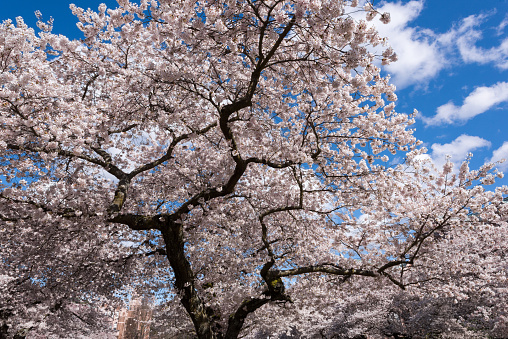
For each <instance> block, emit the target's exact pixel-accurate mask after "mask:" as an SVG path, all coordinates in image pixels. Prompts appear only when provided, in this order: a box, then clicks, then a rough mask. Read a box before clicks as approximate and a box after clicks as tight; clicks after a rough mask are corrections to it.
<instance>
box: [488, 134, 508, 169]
mask: <svg viewBox="0 0 508 339" xmlns="http://www.w3.org/2000/svg"><path fill="white" fill-rule="evenodd" d="M502 159H508V141H505V142H504V143H503V145H502V146H501V147H499V148H498V149H496V150H495V151H494V152H493V153H492V158H490V162H496V161H500V160H502ZM497 168H498V169H499V170H501V171H507V170H508V161H505V162H503V163H501V164H499V165H497Z"/></svg>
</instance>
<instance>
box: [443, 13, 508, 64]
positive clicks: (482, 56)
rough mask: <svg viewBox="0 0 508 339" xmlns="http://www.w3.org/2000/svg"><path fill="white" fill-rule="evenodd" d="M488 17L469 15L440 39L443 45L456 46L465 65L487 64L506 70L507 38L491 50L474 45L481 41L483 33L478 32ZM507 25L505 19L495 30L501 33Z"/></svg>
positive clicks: (507, 59)
mask: <svg viewBox="0 0 508 339" xmlns="http://www.w3.org/2000/svg"><path fill="white" fill-rule="evenodd" d="M487 17H488V15H470V16H468V17H467V18H465V19H463V20H462V22H461V23H460V24H459V26H458V27H457V28H453V29H451V30H450V31H449V32H448V33H447V34H446V35H444V36H443V37H442V38H441V41H442V42H443V43H444V42H445V41H446V42H451V43H454V44H455V45H456V46H457V49H458V51H459V54H460V56H461V58H462V60H463V61H464V62H466V63H479V64H489V63H492V64H494V65H495V66H496V67H498V68H499V69H501V70H505V69H508V38H506V39H504V40H502V41H501V42H500V44H499V46H494V47H491V48H482V47H478V46H477V45H476V44H477V42H478V41H480V40H482V38H483V33H482V31H480V30H478V29H477V27H478V26H480V25H481V24H482V23H483V22H484V21H485V19H486V18H487ZM507 24H508V20H507V19H506V18H505V19H504V20H503V21H502V22H501V24H499V26H498V27H497V28H496V31H497V32H498V35H499V32H502V31H503V29H504V27H505V26H506V25H507Z"/></svg>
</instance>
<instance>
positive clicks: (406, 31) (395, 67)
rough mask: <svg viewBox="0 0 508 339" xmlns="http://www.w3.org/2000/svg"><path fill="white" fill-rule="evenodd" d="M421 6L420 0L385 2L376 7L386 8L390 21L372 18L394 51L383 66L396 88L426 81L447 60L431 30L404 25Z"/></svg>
mask: <svg viewBox="0 0 508 339" xmlns="http://www.w3.org/2000/svg"><path fill="white" fill-rule="evenodd" d="M422 9H423V1H417V0H413V1H409V2H406V3H402V2H397V3H386V4H384V5H383V6H382V7H381V8H379V9H378V10H379V12H389V13H390V16H391V20H392V21H391V22H390V23H389V24H386V25H384V24H381V23H378V22H377V20H374V21H373V22H374V23H375V25H376V28H377V29H378V31H379V33H380V36H382V37H387V38H388V44H389V45H390V46H392V47H393V49H394V50H395V52H396V53H397V56H398V61H397V62H394V63H392V64H390V65H388V66H386V67H385V69H386V70H387V71H388V73H390V74H391V75H392V81H393V83H394V84H395V85H396V86H397V87H398V88H403V87H407V86H409V85H419V84H420V85H421V84H426V83H427V82H428V81H429V80H430V79H432V78H434V77H436V76H437V75H438V74H439V72H440V71H441V70H442V69H443V68H444V67H445V65H446V64H447V63H446V62H445V56H444V54H443V52H442V51H441V50H440V48H439V45H438V43H437V42H438V40H437V39H436V36H435V34H434V33H433V32H432V31H431V30H428V29H421V28H414V27H409V26H408V25H409V23H410V22H411V21H413V20H414V19H416V18H417V17H418V16H419V15H420V12H421V11H422Z"/></svg>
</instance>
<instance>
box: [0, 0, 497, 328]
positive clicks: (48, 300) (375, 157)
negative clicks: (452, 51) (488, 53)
mask: <svg viewBox="0 0 508 339" xmlns="http://www.w3.org/2000/svg"><path fill="white" fill-rule="evenodd" d="M118 5H119V6H118V8H116V9H108V8H106V6H105V5H100V6H99V9H98V11H93V10H90V9H89V10H83V9H81V8H78V7H76V6H74V5H71V9H72V11H73V13H74V14H75V15H76V16H77V18H78V19H79V22H78V27H79V28H80V29H81V31H82V32H83V34H84V39H83V40H70V39H68V38H67V37H65V36H62V35H56V34H53V33H52V32H51V22H47V23H45V22H43V21H40V22H39V24H38V27H39V32H38V33H35V31H34V30H33V29H32V28H29V27H27V26H26V25H25V24H24V22H23V20H22V19H21V18H17V19H16V23H15V24H14V23H13V22H11V21H5V22H3V23H2V24H1V25H0V42H1V43H0V86H1V87H0V128H1V134H0V135H1V136H0V159H1V160H0V161H1V162H2V170H1V171H2V172H1V174H2V183H1V186H0V199H1V204H0V230H1V236H2V242H1V246H0V251H1V257H2V261H1V262H0V284H1V290H0V293H1V294H0V317H1V319H0V320H1V321H2V326H3V327H2V331H3V332H2V333H4V334H3V335H4V336H8V335H14V334H15V333H19V331H25V332H26V331H29V332H30V331H31V332H32V333H54V334H56V335H59V334H60V335H62V336H65V335H64V334H63V333H64V332H63V331H64V328H65V326H66V324H67V325H69V324H71V323H73V322H74V323H78V324H80V326H81V327H82V328H83V331H88V332H87V333H88V334H87V335H88V336H91V335H93V333H96V334H97V333H100V332H98V331H101V330H102V329H100V328H99V327H100V326H96V325H97V322H96V321H93V320H90V319H94V316H95V315H90V316H83V315H82V313H79V312H75V305H77V304H84V303H86V304H91V305H96V306H97V305H101V307H107V306H110V307H113V306H114V305H115V300H118V299H121V296H122V295H123V296H125V295H128V294H129V293H130V292H129V291H136V293H138V294H146V295H151V296H152V297H153V296H156V298H158V300H160V301H161V303H163V302H168V303H169V304H168V305H172V304H174V303H175V302H178V303H179V304H180V306H179V307H178V308H175V307H170V306H167V307H166V311H167V312H169V313H172V314H178V315H182V314H185V316H186V317H187V319H188V323H186V322H185V321H183V320H182V321H181V324H182V328H186V326H187V325H188V324H191V326H192V327H193V328H194V331H195V335H196V336H197V337H199V338H222V337H224V338H237V337H238V336H240V335H254V333H255V332H256V331H257V330H270V328H273V330H274V331H293V330H295V329H297V328H298V330H299V331H303V333H305V332H306V331H307V332H308V333H311V331H314V330H316V329H318V328H320V327H323V326H324V327H327V328H328V329H331V328H334V326H335V327H337V326H338V325H337V322H340V321H342V320H340V317H333V316H332V315H333V314H337V309H338V307H340V305H345V304H343V303H342V304H341V298H343V297H344V296H347V297H348V298H349V299H348V300H350V301H351V303H352V304H355V303H356V304H358V305H359V304H360V302H361V301H365V300H366V299H365V298H369V295H370V294H372V293H376V295H378V297H379V298H378V299H379V300H384V302H385V303H386V304H387V305H388V303H390V302H391V300H392V299H393V298H392V297H393V295H394V292H393V291H396V290H410V291H412V292H411V293H416V294H417V293H424V294H429V293H430V294H431V295H433V296H434V297H436V298H437V297H439V296H441V295H443V294H446V295H447V296H448V297H450V298H454V300H465V299H467V298H469V297H470V296H472V295H473V296H478V294H477V292H478V291H480V290H481V291H482V293H484V292H485V293H491V294H492V295H497V296H499V295H500V293H505V291H506V274H507V268H506V264H505V262H506V260H500V258H505V255H506V254H505V253H506V245H507V240H506V237H503V236H502V235H503V234H506V231H507V224H506V222H505V221H504V216H505V215H506V207H505V205H504V204H503V203H502V200H503V195H504V194H506V193H507V189H506V188H504V187H502V188H497V189H495V190H494V191H488V190H485V189H484V188H483V185H488V184H492V183H493V181H494V177H495V175H501V174H500V173H496V172H495V170H494V171H493V165H485V166H483V167H482V168H481V169H479V170H475V171H471V170H469V168H468V162H467V161H466V162H464V164H463V165H462V166H461V167H460V169H458V170H457V171H455V170H454V169H453V164H452V163H450V162H448V163H447V164H446V165H445V166H444V168H442V169H436V168H434V167H432V165H431V164H429V163H427V162H426V161H424V160H422V159H424V157H423V156H422V154H424V153H425V149H424V148H419V147H418V145H419V142H418V141H417V140H416V139H415V138H414V136H413V135H412V130H411V129H409V128H408V126H410V125H411V124H412V123H413V116H412V115H407V114H403V113H397V112H396V111H395V110H394V108H395V105H394V101H396V99H397V97H396V95H395V94H394V91H395V87H394V86H393V85H390V83H389V77H382V76H381V75H380V68H379V67H380V66H381V65H382V64H387V63H389V62H392V61H395V60H396V55H395V53H394V51H393V50H392V49H391V48H390V47H387V46H386V41H385V40H384V39H383V38H381V37H379V36H378V34H377V33H376V30H375V29H374V28H373V26H372V25H370V24H369V22H368V21H369V20H373V19H376V17H377V18H379V19H380V20H381V21H382V22H388V21H389V20H390V16H389V14H387V13H377V12H376V10H375V8H374V6H373V5H372V4H370V3H367V4H366V5H365V7H361V8H360V7H358V1H356V0H351V1H349V0H348V1H346V0H322V1H308V0H291V1H290V0H273V1H268V0H259V1H250V0H245V1H237V0H223V1H214V0H210V1H206V2H196V1H187V0H180V1H167V0H160V1H155V0H151V1H149V0H142V1H141V2H140V3H131V2H129V1H128V0H119V1H118ZM362 13H363V14H362ZM360 14H362V15H363V16H364V17H366V20H364V19H359V16H360ZM397 152H400V154H403V155H404V157H405V159H406V160H405V162H404V163H403V164H399V165H389V164H390V157H391V156H392V154H397ZM390 291H391V292H390ZM418 291H421V292H418ZM500 299H502V298H500ZM342 300H345V299H342ZM505 300H506V299H505ZM296 305H298V307H296ZM365 305H366V306H368V305H369V303H367V304H365ZM370 305H372V303H370ZM95 309H96V310H98V312H100V310H102V309H104V308H101V309H99V308H98V307H96V308H95ZM378 309H379V308H374V307H372V308H370V309H369V307H366V308H365V309H364V314H368V312H369V310H370V311H372V312H375V311H376V310H378ZM381 313H382V312H378V314H381ZM34 314H37V315H38V316H37V317H34ZM63 314H65V315H66V316H65V317H64V316H63ZM168 317H170V315H168ZM36 318H37V319H36ZM55 319H63V320H62V324H59V325H58V326H56V325H55V321H56V320H55ZM327 319H328V320H327ZM330 319H331V320H335V322H334V323H332V322H329V320H330ZM505 321H506V319H505ZM328 322H329V323H328ZM99 323H100V322H99ZM173 323H174V322H172V324H173ZM69 326H70V325H69ZM175 331H178V329H176V330H175ZM359 331H364V332H366V329H365V328H364V329H361V330H359ZM175 333H176V332H175ZM281 333H282V332H281ZM288 333H289V332H288ZM323 333H324V332H323Z"/></svg>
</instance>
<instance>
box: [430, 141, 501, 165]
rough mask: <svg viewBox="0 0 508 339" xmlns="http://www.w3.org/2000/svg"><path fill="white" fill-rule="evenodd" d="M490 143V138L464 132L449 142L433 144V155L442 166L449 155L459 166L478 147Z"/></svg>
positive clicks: (486, 145) (487, 145) (433, 158)
mask: <svg viewBox="0 0 508 339" xmlns="http://www.w3.org/2000/svg"><path fill="white" fill-rule="evenodd" d="M490 145H491V143H490V141H488V140H485V139H482V138H480V137H477V136H471V135H467V134H462V135H461V136H459V137H458V138H457V139H455V140H453V141H452V142H450V143H449V144H432V146H431V149H432V153H431V157H432V160H433V161H434V163H435V164H436V165H437V166H438V167H440V166H442V165H444V164H445V163H446V157H447V156H449V157H450V161H451V162H453V163H454V164H455V165H456V166H455V167H456V168H457V167H458V165H459V164H460V163H461V162H462V161H464V160H465V159H466V158H467V156H468V154H469V153H470V152H472V151H474V150H475V149H478V148H483V147H490ZM507 148H508V146H507Z"/></svg>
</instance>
